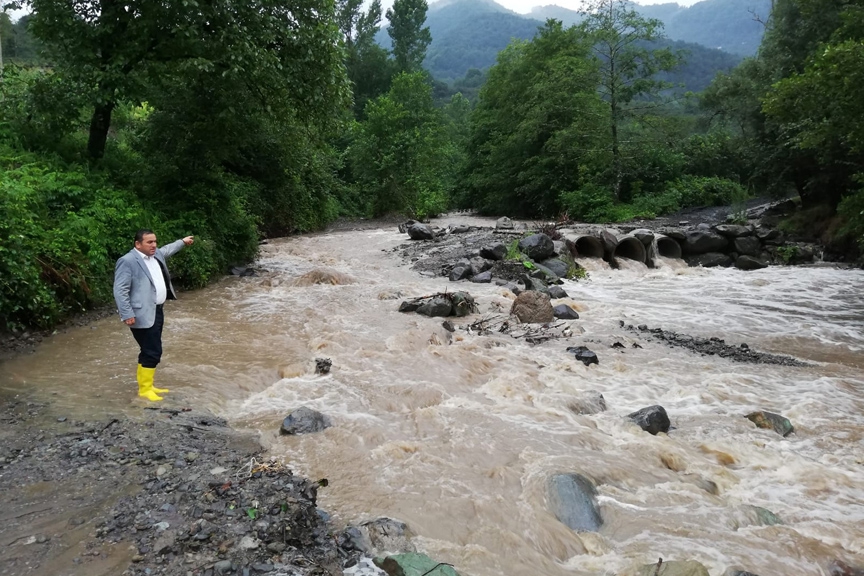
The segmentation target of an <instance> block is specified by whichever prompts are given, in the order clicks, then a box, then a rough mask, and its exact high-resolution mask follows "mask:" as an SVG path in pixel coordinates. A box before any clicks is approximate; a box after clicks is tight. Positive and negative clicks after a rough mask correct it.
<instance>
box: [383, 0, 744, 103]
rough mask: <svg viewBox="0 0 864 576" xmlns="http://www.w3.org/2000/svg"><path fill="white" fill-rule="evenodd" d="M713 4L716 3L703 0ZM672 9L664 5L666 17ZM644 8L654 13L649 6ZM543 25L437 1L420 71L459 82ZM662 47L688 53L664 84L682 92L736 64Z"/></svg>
mask: <svg viewBox="0 0 864 576" xmlns="http://www.w3.org/2000/svg"><path fill="white" fill-rule="evenodd" d="M706 1H709V2H713V1H715V0H706ZM672 6H676V7H678V8H680V6H678V5H677V4H663V5H660V9H663V8H665V7H668V8H665V9H667V10H669V11H670V12H671V10H672V9H671V7H672ZM546 8H554V9H555V10H557V11H559V14H560V15H556V16H551V17H555V18H558V19H559V20H563V21H565V22H566V23H572V20H571V21H570V22H568V21H567V20H566V19H565V18H564V17H562V16H573V15H575V16H578V14H577V13H576V12H573V11H571V10H565V9H564V8H558V7H546ZM647 8H652V9H653V8H658V7H656V6H651V7H647ZM543 22H545V17H544V19H543V20H539V19H535V18H529V17H525V16H522V15H520V14H517V13H515V12H511V11H510V10H507V9H506V8H504V7H503V6H501V5H499V4H496V3H495V2H493V1H491V0H450V1H447V2H436V3H434V4H432V5H431V6H430V7H429V11H428V12H427V14H426V25H427V26H429V30H430V32H431V33H432V44H431V45H430V46H429V49H428V50H427V53H426V60H425V62H424V66H425V67H426V68H427V69H428V70H429V72H430V73H431V74H432V76H434V77H435V78H438V79H439V80H453V79H456V78H461V77H462V76H464V75H465V73H466V72H467V71H468V70H470V69H472V68H478V69H481V70H482V69H485V68H489V67H490V66H492V65H493V64H495V59H496V57H497V55H498V52H500V51H501V50H503V49H504V48H505V47H506V46H507V45H508V44H509V43H510V41H511V40H513V39H514V38H518V39H522V40H530V39H531V38H533V37H534V35H535V34H536V33H537V28H538V27H540V26H542V25H543ZM377 40H378V43H379V44H381V45H382V46H384V47H385V48H390V46H391V45H390V37H389V36H388V35H387V31H386V29H382V30H381V31H380V32H379V34H378V36H377ZM661 45H662V46H671V47H672V48H674V49H676V50H684V51H685V52H687V53H688V56H687V59H686V63H685V64H684V65H683V66H682V67H681V68H680V69H679V70H677V71H676V72H674V73H673V74H671V75H669V76H668V77H667V78H665V79H667V80H669V81H671V82H674V83H676V84H684V86H685V88H686V89H687V90H692V91H694V92H699V91H701V90H704V89H705V87H706V86H708V83H709V82H710V81H711V79H712V78H713V77H714V75H715V74H716V73H717V72H718V71H720V70H729V69H731V68H733V67H734V66H735V65H737V64H738V62H739V61H740V57H738V56H734V55H732V54H728V53H726V52H723V51H720V50H716V49H711V48H706V47H704V46H701V45H699V44H693V43H685V42H682V41H674V39H672V40H670V41H664V42H662V43H661Z"/></svg>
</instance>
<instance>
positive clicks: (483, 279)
mask: <svg viewBox="0 0 864 576" xmlns="http://www.w3.org/2000/svg"><path fill="white" fill-rule="evenodd" d="M471 282H474V283H475V284H489V283H490V282H492V271H491V270H486V271H485V272H480V273H479V274H477V275H475V276H472V277H471Z"/></svg>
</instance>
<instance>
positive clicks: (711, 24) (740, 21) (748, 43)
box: [529, 0, 772, 56]
mask: <svg viewBox="0 0 864 576" xmlns="http://www.w3.org/2000/svg"><path fill="white" fill-rule="evenodd" d="M771 5H772V3H771V0H702V1H701V2H697V3H695V4H693V5H692V6H690V7H686V6H681V5H679V4H675V3H667V4H649V5H645V6H643V5H640V4H633V8H634V9H635V10H636V11H637V12H639V14H641V15H642V16H644V17H645V18H656V19H657V20H660V21H661V22H662V23H663V27H664V30H665V32H666V36H668V37H669V38H670V39H672V40H680V41H684V42H692V43H696V44H701V45H702V46H705V47H708V48H716V49H719V50H723V51H724V52H729V53H732V54H738V55H740V56H752V55H753V54H755V53H756V50H757V49H758V48H759V43H760V42H761V41H762V35H763V34H764V33H765V23H767V21H768V17H769V15H770V13H771ZM529 16H530V17H532V18H535V19H537V20H546V19H547V18H555V19H557V20H561V21H562V22H564V23H565V24H578V23H579V22H580V21H581V20H582V17H581V16H580V14H579V12H577V11H575V10H568V9H567V8H562V7H560V6H555V5H549V6H539V7H537V8H534V9H533V10H531V12H530V14H529Z"/></svg>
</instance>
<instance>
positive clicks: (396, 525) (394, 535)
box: [360, 517, 417, 554]
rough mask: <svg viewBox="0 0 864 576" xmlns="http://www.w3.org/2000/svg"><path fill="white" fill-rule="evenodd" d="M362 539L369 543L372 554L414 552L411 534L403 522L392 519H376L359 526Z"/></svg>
mask: <svg viewBox="0 0 864 576" xmlns="http://www.w3.org/2000/svg"><path fill="white" fill-rule="evenodd" d="M360 532H361V534H362V535H363V538H364V539H365V540H366V541H368V542H369V546H370V548H371V549H372V551H373V552H377V553H378V554H386V553H388V552H390V553H392V552H399V553H406V552H416V551H417V549H416V548H415V547H414V544H412V543H411V538H413V536H414V535H413V534H412V533H411V531H410V530H409V529H408V526H407V525H406V524H405V523H404V522H400V521H399V520H393V519H392V518H384V517H382V518H377V519H375V520H372V521H370V522H365V523H363V524H361V525H360Z"/></svg>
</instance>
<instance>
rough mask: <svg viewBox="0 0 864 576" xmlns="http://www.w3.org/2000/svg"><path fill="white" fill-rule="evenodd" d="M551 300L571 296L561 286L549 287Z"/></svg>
mask: <svg viewBox="0 0 864 576" xmlns="http://www.w3.org/2000/svg"><path fill="white" fill-rule="evenodd" d="M547 291H548V292H549V297H550V298H569V297H570V295H569V294H567V292H565V291H564V289H563V288H561V287H560V286H549V288H548V289H547Z"/></svg>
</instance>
